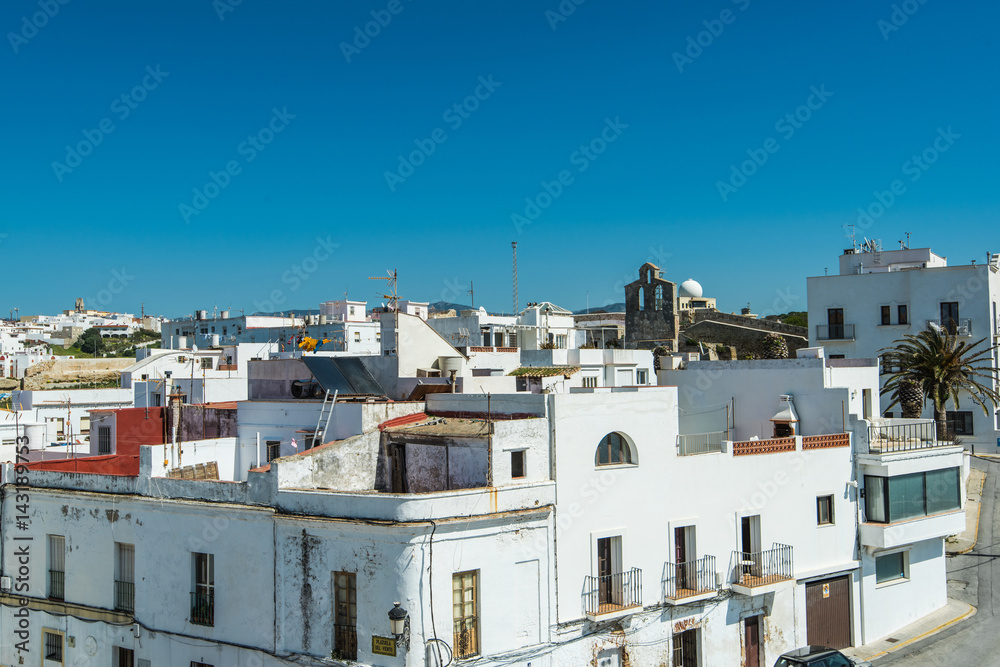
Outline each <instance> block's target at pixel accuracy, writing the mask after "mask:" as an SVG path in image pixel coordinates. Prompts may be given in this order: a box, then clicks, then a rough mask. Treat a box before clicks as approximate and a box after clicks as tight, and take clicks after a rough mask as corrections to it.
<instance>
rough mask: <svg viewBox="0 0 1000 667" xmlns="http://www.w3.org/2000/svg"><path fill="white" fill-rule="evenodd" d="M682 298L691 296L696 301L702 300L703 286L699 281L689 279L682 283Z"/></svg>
mask: <svg viewBox="0 0 1000 667" xmlns="http://www.w3.org/2000/svg"><path fill="white" fill-rule="evenodd" d="M680 295H681V296H689V297H691V298H694V299H700V298H701V295H702V290H701V285H700V284H699V283H698V281H696V280H694V279H692V278H688V279H687V280H685V281H684V282H682V283H681V289H680Z"/></svg>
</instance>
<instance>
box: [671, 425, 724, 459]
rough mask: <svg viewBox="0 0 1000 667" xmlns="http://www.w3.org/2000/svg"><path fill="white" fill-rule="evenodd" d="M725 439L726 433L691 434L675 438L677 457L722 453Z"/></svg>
mask: <svg viewBox="0 0 1000 667" xmlns="http://www.w3.org/2000/svg"><path fill="white" fill-rule="evenodd" d="M725 439H726V431H715V432H714V433H691V434H690V435H678V436H677V456H692V455H694V454H712V453H718V452H722V451H723V449H724V448H723V446H722V442H723V441H724V440H725Z"/></svg>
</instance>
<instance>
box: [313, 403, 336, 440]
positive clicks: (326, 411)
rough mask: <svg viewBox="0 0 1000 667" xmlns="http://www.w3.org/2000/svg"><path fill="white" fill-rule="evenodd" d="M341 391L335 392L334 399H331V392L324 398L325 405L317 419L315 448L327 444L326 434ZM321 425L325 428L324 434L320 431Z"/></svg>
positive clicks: (314, 438)
mask: <svg viewBox="0 0 1000 667" xmlns="http://www.w3.org/2000/svg"><path fill="white" fill-rule="evenodd" d="M339 393H340V391H339V390H338V391H335V392H333V398H332V399H331V398H330V390H329V389H328V390H327V391H326V394H325V395H324V396H323V405H322V406H321V407H320V409H319V417H317V418H316V430H315V431H313V445H312V446H313V447H316V446H317V440H318V441H319V442H318V444H319V445H322V444H324V443H325V442H326V432H327V431H328V430H329V429H330V418H331V417H332V416H333V406H334V405H335V404H336V403H337V394H339ZM320 425H322V426H323V431H322V433H321V432H320V430H319V427H320Z"/></svg>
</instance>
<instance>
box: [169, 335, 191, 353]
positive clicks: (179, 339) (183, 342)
mask: <svg viewBox="0 0 1000 667" xmlns="http://www.w3.org/2000/svg"><path fill="white" fill-rule="evenodd" d="M187 346H188V337H187V336H171V337H170V349H171V350H186V349H187Z"/></svg>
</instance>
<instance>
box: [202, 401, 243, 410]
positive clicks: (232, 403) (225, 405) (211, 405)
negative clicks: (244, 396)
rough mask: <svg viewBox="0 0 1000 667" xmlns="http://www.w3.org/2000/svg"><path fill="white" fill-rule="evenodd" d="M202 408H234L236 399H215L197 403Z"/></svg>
mask: <svg viewBox="0 0 1000 667" xmlns="http://www.w3.org/2000/svg"><path fill="white" fill-rule="evenodd" d="M197 405H199V406H200V407H203V408H213V409H215V410H235V409H236V408H237V405H236V401H215V402H214V403H198V404H197Z"/></svg>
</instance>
